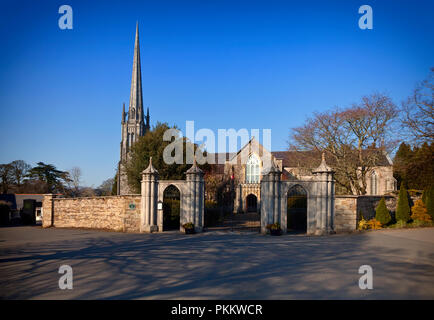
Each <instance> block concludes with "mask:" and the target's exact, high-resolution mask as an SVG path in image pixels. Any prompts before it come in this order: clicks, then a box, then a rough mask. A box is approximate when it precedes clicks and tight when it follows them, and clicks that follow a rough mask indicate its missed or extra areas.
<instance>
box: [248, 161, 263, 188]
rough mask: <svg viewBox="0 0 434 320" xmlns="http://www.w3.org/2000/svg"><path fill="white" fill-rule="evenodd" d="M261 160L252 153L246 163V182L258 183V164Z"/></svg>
mask: <svg viewBox="0 0 434 320" xmlns="http://www.w3.org/2000/svg"><path fill="white" fill-rule="evenodd" d="M260 163H261V161H260V160H259V158H258V156H256V155H255V154H252V155H251V156H250V157H249V160H247V163H246V182H247V183H259V166H260Z"/></svg>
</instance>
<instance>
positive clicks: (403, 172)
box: [393, 142, 434, 190]
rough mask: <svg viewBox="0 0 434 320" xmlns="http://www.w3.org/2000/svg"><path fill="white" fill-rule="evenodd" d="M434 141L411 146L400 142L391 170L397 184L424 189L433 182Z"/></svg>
mask: <svg viewBox="0 0 434 320" xmlns="http://www.w3.org/2000/svg"><path fill="white" fill-rule="evenodd" d="M433 159H434V143H432V144H431V145H428V143H423V144H422V145H421V146H417V145H416V146H414V147H413V148H411V147H410V145H408V144H406V143H404V142H403V143H401V145H400V146H399V149H398V151H397V152H396V155H395V158H394V164H393V171H394V176H395V178H396V180H397V181H398V186H399V187H400V186H401V185H403V186H404V187H405V188H408V189H416V190H424V189H427V188H429V187H430V186H431V185H433V184H434V161H433Z"/></svg>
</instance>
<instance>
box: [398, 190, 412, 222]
mask: <svg viewBox="0 0 434 320" xmlns="http://www.w3.org/2000/svg"><path fill="white" fill-rule="evenodd" d="M396 220H397V221H404V222H407V221H408V220H410V205H409V204H408V194H407V190H406V189H405V187H404V186H402V187H401V189H400V190H399V196H398V205H397V207H396Z"/></svg>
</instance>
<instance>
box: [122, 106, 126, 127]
mask: <svg viewBox="0 0 434 320" xmlns="http://www.w3.org/2000/svg"><path fill="white" fill-rule="evenodd" d="M125 116H126V113H125V102H124V103H123V105H122V122H125Z"/></svg>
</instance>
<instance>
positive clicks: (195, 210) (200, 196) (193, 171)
mask: <svg viewBox="0 0 434 320" xmlns="http://www.w3.org/2000/svg"><path fill="white" fill-rule="evenodd" d="M185 174H186V175H187V194H186V201H185V202H186V203H185V216H184V219H185V221H181V231H182V230H183V228H182V225H183V224H184V223H187V222H193V223H194V228H195V230H196V232H202V230H203V220H204V209H205V183H204V179H203V171H202V170H201V169H200V168H199V167H198V166H197V164H196V158H195V159H194V162H193V165H192V166H191V168H190V169H188V170H187V171H186V172H185Z"/></svg>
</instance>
